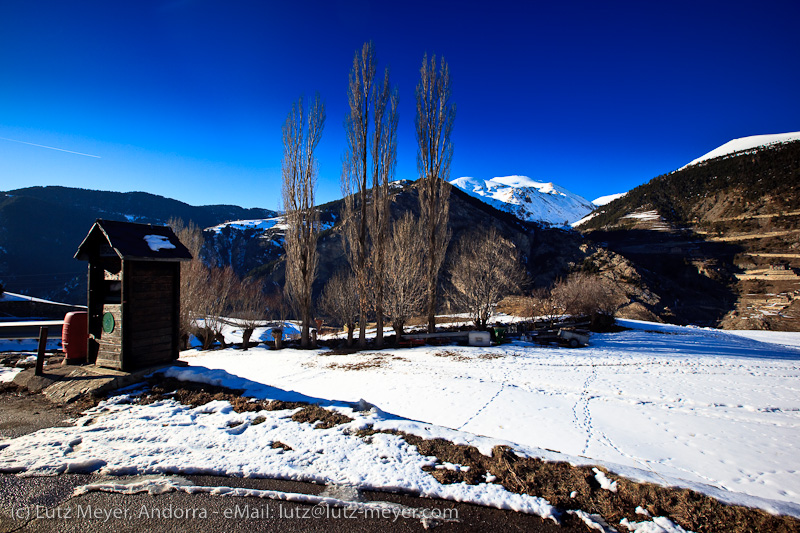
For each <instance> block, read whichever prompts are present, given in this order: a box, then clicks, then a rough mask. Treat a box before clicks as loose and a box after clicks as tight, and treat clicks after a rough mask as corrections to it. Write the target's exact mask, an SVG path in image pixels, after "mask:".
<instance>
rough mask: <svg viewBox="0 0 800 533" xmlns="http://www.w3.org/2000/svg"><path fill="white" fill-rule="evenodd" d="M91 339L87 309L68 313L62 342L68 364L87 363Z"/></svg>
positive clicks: (65, 318) (62, 330)
mask: <svg viewBox="0 0 800 533" xmlns="http://www.w3.org/2000/svg"><path fill="white" fill-rule="evenodd" d="M88 339H89V315H88V313H87V312H86V311H75V312H73V313H67V315H66V316H65V317H64V327H63V328H62V329H61V344H62V346H63V347H64V353H66V354H67V357H66V358H65V359H64V363H66V364H74V363H85V362H86V354H87V341H88Z"/></svg>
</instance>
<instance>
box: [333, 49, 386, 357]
mask: <svg viewBox="0 0 800 533" xmlns="http://www.w3.org/2000/svg"><path fill="white" fill-rule="evenodd" d="M375 64H376V59H375V47H374V45H373V43H372V42H371V41H370V42H368V43H364V46H363V47H362V48H361V53H360V54H359V53H358V52H356V53H355V56H354V57H353V68H352V70H351V71H350V82H349V84H348V89H347V99H348V103H349V106H350V112H349V113H348V114H347V116H346V117H345V132H346V136H347V153H346V154H345V156H344V158H343V164H342V195H343V196H344V198H345V208H344V212H343V217H342V218H343V221H344V230H343V242H344V248H345V252H346V255H347V258H348V261H349V263H350V266H351V267H352V269H353V272H354V274H355V277H356V283H357V287H358V302H359V321H358V322H359V332H358V342H359V345H361V346H364V345H365V344H366V324H367V312H368V310H369V304H370V301H369V296H370V295H374V296H375V302H374V309H375V314H376V318H377V326H378V328H377V336H376V339H375V342H376V344H378V345H380V344H381V343H382V341H383V315H384V312H383V305H384V304H383V285H382V280H383V276H382V272H383V269H384V268H385V262H386V259H385V257H386V256H385V250H384V246H383V243H384V241H385V239H386V235H387V231H388V218H389V215H388V211H389V201H388V196H389V181H391V178H392V177H393V175H394V170H395V164H396V160H397V135H396V131H397V90H396V89H390V86H389V69H388V68H387V69H386V71H385V73H384V78H383V85H382V86H381V87H378V86H377V81H376V80H375V72H376V66H375ZM370 122H372V133H370ZM370 173H371V174H372V176H371V177H370ZM370 178H371V179H370ZM370 182H371V183H370ZM370 185H371V187H372V190H371V195H370V190H369V188H370ZM370 201H371V202H372V206H371V207H370V206H369V205H368V204H369V202H370ZM370 274H372V275H370ZM371 283H372V284H374V285H373V286H370V284H371Z"/></svg>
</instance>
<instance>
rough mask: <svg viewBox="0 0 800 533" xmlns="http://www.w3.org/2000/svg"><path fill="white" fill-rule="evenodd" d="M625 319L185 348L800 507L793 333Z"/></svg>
mask: <svg viewBox="0 0 800 533" xmlns="http://www.w3.org/2000/svg"><path fill="white" fill-rule="evenodd" d="M624 323H625V325H626V326H628V327H634V328H636V329H633V330H631V331H623V332H620V333H612V334H602V335H594V336H593V337H592V340H591V345H592V346H591V347H589V348H585V349H580V350H566V349H559V348H556V347H539V346H531V345H523V344H512V345H505V346H503V347H492V348H471V347H443V348H433V347H419V348H412V349H404V350H392V349H384V350H381V351H380V352H377V353H375V352H373V353H360V354H352V355H335V356H333V355H331V356H326V355H324V354H323V353H318V352H307V351H299V350H297V351H291V350H289V351H284V352H270V351H266V350H263V351H260V352H252V350H251V351H250V353H249V354H244V353H243V352H240V351H235V350H227V351H218V352H211V353H199V352H190V353H185V354H184V359H185V360H186V361H187V362H189V364H190V365H192V366H198V367H205V368H210V369H224V370H226V371H227V372H230V373H231V374H236V375H246V376H248V378H249V379H251V380H253V381H256V382H260V383H263V384H265V385H271V386H274V387H277V388H280V389H282V390H292V391H297V392H298V393H302V394H308V395H313V396H317V397H321V398H329V399H336V400H338V401H345V402H357V401H358V400H359V399H364V400H366V401H368V402H369V403H371V404H374V405H376V406H378V407H379V408H380V409H381V410H383V411H385V412H389V413H392V414H394V415H397V416H400V417H403V418H405V419H411V420H418V421H422V422H428V423H431V424H435V425H438V426H443V427H445V428H452V429H454V430H458V431H462V432H468V433H469V434H477V435H485V436H488V437H493V438H497V439H502V440H505V441H510V442H513V443H517V444H518V445H521V446H523V447H527V448H540V449H549V450H557V451H559V452H562V453H564V454H567V455H569V456H575V457H577V456H581V457H587V458H591V459H593V460H597V461H600V462H602V463H603V464H607V465H609V468H611V469H612V470H615V471H617V472H620V473H623V472H626V473H628V474H629V475H632V476H634V477H637V476H638V477H640V478H645V477H647V476H646V475H645V474H644V473H646V472H650V473H651V474H652V475H651V476H650V480H655V481H659V480H660V481H661V482H662V483H664V482H665V480H669V483H676V484H680V485H682V486H689V487H693V488H698V487H699V488H700V489H701V490H703V491H704V492H707V493H709V494H712V495H714V496H716V497H720V498H722V499H724V500H726V501H731V502H744V501H747V500H748V498H746V497H745V496H744V495H749V496H754V497H758V498H765V499H769V500H776V501H780V502H785V503H786V504H788V505H787V506H785V507H786V508H789V509H791V512H792V513H793V514H795V515H800V477H799V476H798V475H797V473H798V471H800V459H799V458H800V398H799V397H798V395H797V389H798V384H799V383H800V350H799V349H797V347H794V348H793V347H787V346H784V345H781V343H782V342H785V336H784V335H779V337H778V339H776V342H777V343H766V342H761V341H759V340H754V339H748V338H745V337H743V336H742V335H741V334H740V333H739V332H734V333H729V332H722V331H718V330H707V329H700V328H686V327H679V326H668V325H663V324H651V323H642V322H636V321H624ZM758 335H759V336H760V338H762V339H763V338H764V337H767V335H765V334H764V333H759V334H758ZM795 346H796V345H795ZM448 352H449V354H448ZM256 353H257V355H256ZM437 354H438V355H437ZM359 363H362V365H361V366H362V367H363V368H362V369H361V370H353V369H352V368H354V365H358V364H359ZM252 392H257V391H252ZM461 438H462V439H465V437H461ZM527 448H526V449H527ZM531 453H534V452H531ZM613 465H616V468H615V466H613ZM626 469H637V470H636V471H634V470H626ZM775 505H777V506H778V507H781V504H775ZM787 512H788V511H787Z"/></svg>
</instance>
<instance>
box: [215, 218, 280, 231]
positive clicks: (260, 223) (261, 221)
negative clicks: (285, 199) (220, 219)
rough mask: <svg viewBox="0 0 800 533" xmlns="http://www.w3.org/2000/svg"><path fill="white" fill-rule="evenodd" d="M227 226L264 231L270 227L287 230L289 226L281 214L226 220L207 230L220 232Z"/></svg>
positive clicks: (242, 229)
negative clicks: (270, 216)
mask: <svg viewBox="0 0 800 533" xmlns="http://www.w3.org/2000/svg"><path fill="white" fill-rule="evenodd" d="M225 227H229V228H232V229H237V230H241V231H244V230H248V229H257V230H262V231H264V230H268V229H270V228H275V229H282V230H285V229H286V228H287V226H286V221H285V220H284V217H282V216H279V217H273V218H258V219H252V220H233V221H231V222H225V223H223V224H219V225H217V226H212V227H210V228H206V230H208V231H213V232H214V233H220V232H221V231H222V230H223V228H225Z"/></svg>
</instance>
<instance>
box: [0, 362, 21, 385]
mask: <svg viewBox="0 0 800 533" xmlns="http://www.w3.org/2000/svg"><path fill="white" fill-rule="evenodd" d="M21 371H22V369H21V368H9V367H7V366H2V365H0V383H10V382H12V381H14V376H16V375H17V374H19V373H20V372H21Z"/></svg>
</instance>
